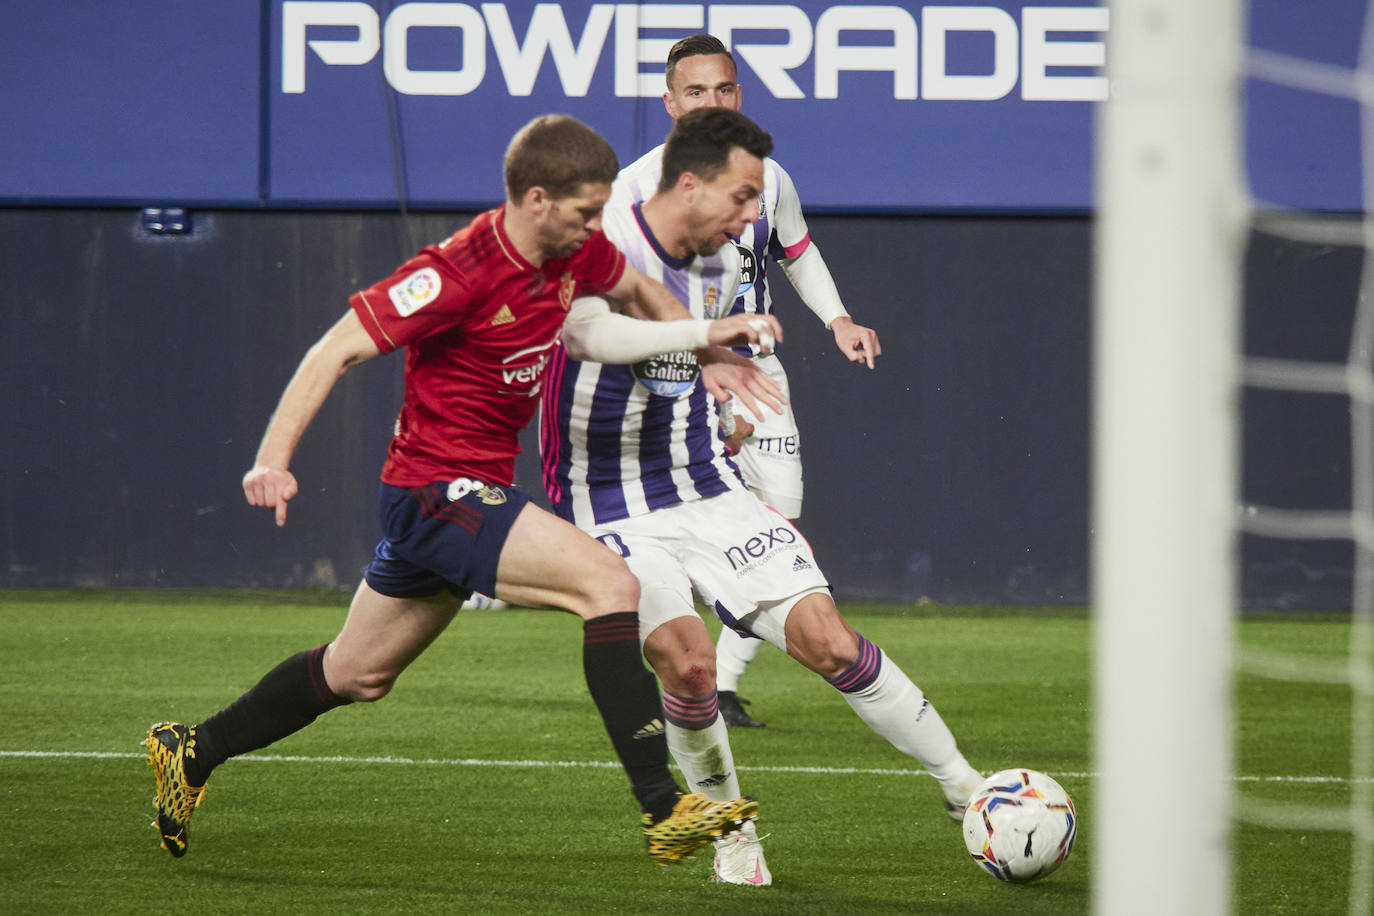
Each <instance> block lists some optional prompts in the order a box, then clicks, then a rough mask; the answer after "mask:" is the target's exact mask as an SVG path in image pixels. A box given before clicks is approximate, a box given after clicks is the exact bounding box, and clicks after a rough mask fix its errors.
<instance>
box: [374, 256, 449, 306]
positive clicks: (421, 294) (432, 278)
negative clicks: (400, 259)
mask: <svg viewBox="0 0 1374 916" xmlns="http://www.w3.org/2000/svg"><path fill="white" fill-rule="evenodd" d="M442 285H443V282H442V281H441V280H440V279H439V271H437V270H435V269H434V268H433V267H422V268H420V269H419V270H417V271H415V272H414V273H413V274H411V275H410V276H408V277H406V278H405V279H404V280H402V281H401V282H400V283H397V284H395V285H393V286H392V287H391V288H390V289H388V290H387V291H386V294H387V295H388V296H390V297H391V304H392V305H394V306H395V307H396V314H397V315H400V316H401V317H402V318H409V317H410V316H411V315H414V314H415V313H416V312H418V311H419V310H420V309H422V308H424V307H425V306H427V305H429V304H430V303H431V302H433V301H434V300H435V299H437V298H439V289H440V287H442Z"/></svg>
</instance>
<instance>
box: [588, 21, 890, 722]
mask: <svg viewBox="0 0 1374 916" xmlns="http://www.w3.org/2000/svg"><path fill="white" fill-rule="evenodd" d="M664 75H665V77H666V79H667V91H666V92H665V93H664V94H663V105H664V107H665V108H666V109H667V110H668V114H669V116H670V117H672V118H673V120H677V119H678V118H680V117H682V116H683V115H684V114H686V113H687V112H689V111H694V110H696V109H698V108H728V109H730V110H731V111H739V109H740V85H739V82H738V79H737V76H738V74H737V70H736V68H735V59H734V57H733V56H732V55H731V54H730V52H729V51H728V50H727V49H726V47H725V45H724V44H723V43H722V42H721V41H720V39H718V38H716V37H715V36H714V35H690V36H688V37H687V38H684V39H682V40H681V41H679V42H677V43H676V44H674V45H673V47H672V49H671V50H670V51H669V52H668V60H667V65H666V70H665V73H664ZM662 162H663V147H662V146H660V147H658V148H657V149H653V150H650V151H649V152H648V153H646V154H644V155H643V156H641V157H640V158H639V159H638V160H636V161H635V162H633V163H632V164H630V165H628V166H626V167H625V168H624V169H622V170H621V172H620V176H619V178H617V179H616V184H615V186H614V190H613V191H612V198H611V199H612V202H613V203H614V202H615V201H616V200H617V198H621V197H629V198H631V199H633V200H635V201H641V200H644V199H645V198H646V197H648V196H649V195H651V194H653V192H654V188H655V186H656V185H657V183H658V178H659V173H660V172H661V170H662ZM763 168H764V179H763V193H762V194H761V195H760V196H759V209H758V220H757V221H756V222H754V223H752V224H750V225H748V226H746V227H745V228H744V230H743V231H742V232H741V233H740V235H739V237H738V238H737V239H736V246H737V247H738V249H739V253H740V259H741V264H740V289H739V292H738V294H737V295H736V298H735V300H734V306H733V311H734V312H736V313H738V312H745V313H749V314H764V315H766V314H769V313H770V312H771V311H772V308H773V297H772V284H773V282H774V281H775V280H776V279H777V278H778V274H779V271H772V272H770V271H769V270H768V269H767V267H768V262H769V261H770V260H771V261H774V262H776V263H777V265H778V266H779V267H780V268H781V271H780V272H781V273H782V274H785V275H786V276H787V279H788V280H789V281H790V282H791V284H792V286H793V287H794V288H795V289H796V291H797V293H798V295H800V296H801V299H802V301H803V302H804V303H806V305H807V307H808V308H810V309H811V311H813V312H815V313H816V317H818V318H820V319H821V321H823V322H825V326H826V327H827V328H828V329H829V330H830V331H831V332H832V333H833V334H834V335H835V345H836V346H837V347H839V348H840V352H841V353H843V354H844V355H845V356H846V357H847V358H848V359H849V360H850V361H851V362H855V363H864V364H866V365H867V366H868V368H870V369H872V368H873V360H874V358H875V357H877V356H879V355H880V354H881V353H882V348H881V347H880V346H879V344H878V335H877V333H876V332H874V331H873V330H872V329H871V328H866V327H864V326H863V325H860V324H856V323H855V322H854V319H853V318H851V317H850V316H849V312H848V311H846V310H845V307H844V304H843V303H842V302H841V301H840V294H839V292H838V291H837V290H836V289H835V281H834V280H833V279H831V276H830V271H829V270H828V269H827V268H826V266H825V261H824V260H823V259H822V258H821V253H820V249H819V248H817V247H816V245H815V243H813V242H812V241H811V235H810V232H809V230H808V229H807V226H806V219H805V218H804V217H803V215H802V208H801V200H800V199H799V198H798V197H797V189H796V188H795V187H794V186H793V184H792V179H791V177H790V176H788V174H787V171H786V170H785V169H783V167H782V166H780V165H779V164H778V163H777V162H775V161H773V160H772V159H765V160H764V163H763ZM742 352H744V353H746V354H748V355H753V356H754V359H755V362H756V363H757V364H758V366H759V367H760V368H761V369H763V370H764V371H765V372H767V373H768V374H769V376H770V377H772V379H773V380H774V381H775V382H777V383H778V385H779V386H780V387H781V388H782V389H783V391H784V392H787V391H788V384H787V373H786V372H785V371H784V370H783V366H782V363H781V362H780V361H779V360H778V357H777V356H776V355H775V354H773V353H761V352H759V349H758V347H753V348H752V349H751V348H743V350H742ZM789 396H790V395H789ZM722 423H723V424H724V425H725V427H726V432H727V435H728V443H729V445H730V448H731V451H732V452H734V453H735V455H734V459H735V462H736V464H737V465H738V466H739V469H740V473H741V474H743V475H744V482H745V484H746V485H747V486H748V487H749V489H750V490H752V491H753V492H754V493H755V495H757V496H758V497H759V498H760V499H762V500H763V501H764V502H765V503H767V504H768V505H770V506H772V507H773V508H774V509H776V510H778V511H779V512H781V513H782V514H783V515H784V516H785V517H786V518H787V519H789V520H790V521H792V522H796V520H797V519H798V518H800V517H801V510H802V462H801V438H800V435H799V434H798V431H797V422H796V419H795V417H794V416H793V414H792V410H791V408H790V407H788V408H786V409H785V410H784V411H783V413H782V414H780V415H773V414H767V415H765V416H762V417H759V416H755V415H754V414H752V413H750V412H749V411H748V410H746V409H742V408H741V405H740V404H739V402H738V401H731V402H730V404H729V405H727V406H726V408H725V409H724V410H722ZM761 645H762V642H760V641H759V640H757V639H748V638H745V637H742V636H740V635H739V634H737V633H735V632H734V631H733V630H730V629H728V628H727V629H725V630H722V631H721V634H720V639H719V640H718V641H717V643H716V655H717V658H716V666H717V673H718V677H719V679H720V710H721V715H722V716H724V717H725V721H726V724H728V725H738V726H744V727H753V728H760V727H762V726H763V723H762V722H759V721H758V720H756V719H755V718H753V717H752V716H751V715H749V713H748V712H746V711H745V709H744V706H743V705H742V703H743V702H747V701H741V700H740V699H739V696H738V693H737V688H738V686H739V679H740V677H741V676H742V675H743V674H744V669H745V667H746V666H747V665H748V664H749V662H751V661H753V660H754V657H755V656H756V655H758V651H759V646H761Z"/></svg>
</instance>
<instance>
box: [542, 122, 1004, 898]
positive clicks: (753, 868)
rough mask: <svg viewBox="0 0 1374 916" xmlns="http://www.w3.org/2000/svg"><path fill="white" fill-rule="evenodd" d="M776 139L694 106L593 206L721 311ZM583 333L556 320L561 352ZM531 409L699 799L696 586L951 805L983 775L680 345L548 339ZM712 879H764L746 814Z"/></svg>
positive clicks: (688, 297)
mask: <svg viewBox="0 0 1374 916" xmlns="http://www.w3.org/2000/svg"><path fill="white" fill-rule="evenodd" d="M771 149H772V138H771V137H769V135H768V134H767V133H766V132H764V131H763V130H762V129H760V128H759V127H758V126H757V125H755V124H754V123H753V122H752V121H750V120H749V119H748V118H746V117H745V116H744V115H742V114H739V113H738V112H735V111H731V110H727V109H722V108H712V109H703V110H699V111H693V112H689V113H688V114H685V115H683V117H681V118H679V119H678V121H677V123H676V124H675V125H674V127H673V131H672V133H671V134H669V136H668V141H667V143H666V145H665V147H664V151H663V170H662V176H661V178H660V180H659V184H658V186H657V190H656V191H655V192H654V193H653V194H652V195H651V196H650V197H649V198H648V199H647V200H645V201H643V202H642V203H634V202H628V201H625V200H624V199H622V200H621V202H619V203H618V204H611V205H608V206H607V208H606V213H605V216H604V220H603V225H604V228H605V231H606V234H607V236H608V237H609V238H610V239H611V240H612V241H614V242H615V244H616V245H617V247H619V248H620V250H621V251H623V252H625V256H626V258H627V259H628V260H629V261H630V263H631V264H633V265H634V266H635V267H637V268H638V269H639V270H641V271H642V272H644V273H646V274H647V275H649V276H652V277H659V278H662V281H663V283H664V285H665V286H667V287H668V289H670V290H672V291H673V292H674V293H675V294H676V295H677V297H678V299H679V300H680V302H681V304H682V308H683V309H684V310H685V311H686V312H690V313H691V315H692V317H694V318H697V319H702V318H708V317H711V316H713V315H716V314H723V313H724V312H726V311H728V310H729V308H730V305H731V303H732V302H733V299H734V293H735V291H736V290H735V287H736V285H737V283H738V269H737V268H738V257H739V255H738V253H737V252H736V251H735V248H734V246H733V245H732V244H731V238H732V237H735V236H738V235H739V233H740V231H741V229H743V227H744V226H746V225H749V224H752V223H754V222H755V221H756V220H757V219H758V197H759V194H760V193H762V191H763V187H764V167H765V166H764V159H765V157H766V156H767V155H768V153H769V151H770V150H771ZM751 320H754V321H763V320H764V319H761V318H758V317H754V318H752V319H751ZM579 337H580V332H579V331H577V330H576V329H575V328H574V327H572V326H569V328H568V336H567V338H566V341H567V343H568V346H569V348H571V347H572V346H573V344H574V343H579V344H580V343H581V342H580V340H579ZM582 349H583V350H584V351H585V350H586V349H587V348H586V347H585V346H583V347H582ZM542 411H543V412H542V415H541V418H540V453H541V457H542V460H543V467H544V482H545V487H546V489H547V491H548V495H549V498H550V501H551V502H552V504H553V506H554V508H555V511H557V512H558V514H559V515H561V516H563V517H564V518H568V519H571V520H572V521H573V522H574V523H575V524H577V525H578V526H579V527H581V528H583V529H584V530H586V531H587V532H588V533H590V534H591V535H592V536H593V537H595V538H596V539H597V540H599V541H601V542H602V543H603V544H605V545H606V546H607V547H609V548H610V549H611V550H613V551H614V552H616V553H618V554H619V555H620V556H622V557H623V558H624V559H625V561H626V562H627V563H628V564H629V567H630V569H631V570H632V571H633V572H634V574H635V575H636V576H637V577H638V579H639V583H640V601H639V629H640V636H641V639H642V640H643V642H644V656H645V657H646V658H647V659H648V660H649V663H650V664H651V665H652V666H653V668H654V671H655V673H657V674H658V676H659V680H660V681H661V682H662V684H663V707H664V718H665V721H666V726H667V732H668V746H669V749H670V750H671V751H672V754H673V756H674V758H675V759H676V760H677V763H678V765H679V767H681V769H682V772H683V775H684V776H685V777H686V778H687V781H688V782H689V784H690V786H691V787H693V788H695V789H698V790H700V791H701V792H703V793H705V794H706V796H707V797H708V798H727V797H734V796H735V795H736V794H737V793H738V790H739V780H738V778H737V776H736V773H735V766H734V761H733V757H732V754H731V750H730V743H729V738H728V736H727V732H726V728H725V723H724V722H723V721H722V719H721V717H720V715H719V704H718V698H717V693H716V666H715V647H714V646H713V645H712V641H711V637H710V634H709V631H708V630H707V629H706V625H705V624H704V623H703V622H702V620H701V618H700V617H698V616H697V613H696V605H695V602H694V600H693V592H694V591H695V593H696V595H698V596H699V597H700V598H701V599H702V601H703V602H704V603H705V604H706V605H707V606H709V607H712V608H713V609H714V610H715V613H716V614H717V616H719V617H720V619H721V621H722V622H723V623H724V624H725V625H726V626H728V627H731V628H734V629H737V630H739V631H740V632H743V633H747V634H750V635H752V636H756V637H759V638H761V639H766V640H767V641H769V642H771V643H773V645H775V646H777V647H778V648H779V649H782V650H783V651H785V652H787V653H788V654H789V655H791V656H792V657H793V658H795V659H796V660H797V661H798V662H800V663H801V664H802V665H804V666H805V667H807V668H809V669H810V670H812V671H814V672H816V673H817V674H819V675H821V676H822V677H823V678H825V679H826V680H827V681H829V683H830V684H832V685H833V686H834V687H836V688H837V689H838V690H839V691H840V692H841V694H842V695H843V696H844V698H845V699H846V700H847V701H848V702H849V704H850V706H851V707H853V709H854V711H855V712H856V713H858V715H859V716H860V718H862V719H863V720H864V721H865V722H866V723H868V725H869V726H871V727H872V728H873V729H874V730H875V731H877V732H878V733H879V734H880V735H882V736H883V737H884V738H886V739H888V741H890V742H891V743H892V744H893V745H894V746H896V747H897V748H898V749H899V750H901V751H903V752H905V753H907V754H910V755H911V756H912V757H914V758H916V760H918V761H919V762H920V763H921V764H922V765H923V766H924V767H925V768H926V769H927V770H928V771H929V772H930V773H931V774H932V775H934V776H935V777H936V779H937V780H939V782H940V785H941V788H942V790H943V794H944V797H945V804H946V806H947V808H948V809H949V810H950V812H951V813H953V814H955V815H956V816H962V810H963V807H964V805H965V804H966V803H967V801H968V797H969V794H970V793H971V791H972V790H973V788H974V787H975V786H976V785H977V784H978V782H979V781H981V779H982V777H981V776H980V775H979V773H978V772H977V771H976V770H974V769H973V768H972V767H971V766H969V764H968V762H967V761H966V760H965V759H964V757H963V755H962V754H961V753H960V752H959V749H958V747H957V746H956V744H955V740H954V736H953V735H952V734H951V733H950V730H949V728H948V727H946V725H945V723H944V722H943V721H942V720H941V718H940V716H939V714H938V713H937V712H936V711H935V709H934V708H933V707H932V706H931V705H930V702H929V701H928V700H927V699H926V698H925V696H924V695H923V694H922V692H921V691H920V689H919V688H917V687H916V685H915V684H913V683H912V682H911V680H910V679H909V678H907V676H906V675H905V674H904V673H902V671H901V669H900V668H898V667H897V665H895V664H894V663H893V662H892V661H891V660H889V659H888V658H886V657H885V656H884V655H883V653H882V650H880V649H879V648H878V647H877V646H876V645H874V644H873V643H871V642H869V641H868V640H867V639H865V638H864V637H862V636H861V635H859V634H858V633H856V632H855V631H854V630H853V629H852V628H851V627H850V626H849V624H848V623H846V622H845V620H844V618H843V617H842V616H841V615H840V612H839V610H838V609H837V608H836V606H835V602H834V600H833V599H832V598H831V596H830V590H829V585H828V583H827V582H826V579H825V577H824V576H823V575H822V574H821V571H820V569H819V568H818V564H817V563H816V558H815V556H814V555H813V554H812V552H811V548H810V546H809V545H808V544H807V543H806V541H805V539H804V538H803V537H802V536H801V534H800V532H798V531H797V529H796V527H795V526H794V525H793V524H792V523H791V522H789V521H788V520H787V519H786V518H784V517H783V516H782V515H780V514H779V513H778V512H777V511H775V510H773V509H772V508H770V507H769V506H767V505H765V504H764V503H763V502H762V501H761V500H760V499H759V498H758V497H757V496H755V495H754V494H753V493H751V492H749V490H748V489H746V488H745V487H744V485H743V484H742V482H741V481H740V480H739V479H738V478H737V477H736V475H735V473H734V467H733V465H732V463H731V462H730V460H729V458H728V457H727V456H726V453H725V449H724V433H723V431H722V430H721V429H720V428H719V424H718V422H717V414H716V408H715V404H714V401H713V399H712V398H711V397H709V396H708V394H707V392H706V391H705V390H704V387H703V384H702V377H701V375H699V374H698V373H697V371H696V368H695V364H694V362H693V361H692V360H691V359H690V357H689V355H688V354H684V353H666V354H664V355H662V356H659V357H658V358H656V359H650V360H646V361H643V362H641V363H637V364H635V365H633V366H615V365H603V364H600V363H597V362H590V361H586V360H581V361H579V360H578V359H577V358H576V357H575V355H574V354H572V353H570V352H568V350H562V351H559V352H557V353H555V355H554V357H553V360H552V362H551V364H550V367H549V380H548V383H547V384H546V385H545V387H544V392H543V404H542ZM715 876H716V878H717V879H718V880H720V881H725V882H728V883H732V884H768V883H770V882H771V876H770V874H769V871H768V866H767V864H766V863H765V861H764V857H763V852H762V848H761V846H760V844H759V842H758V834H757V831H756V830H755V829H754V827H753V826H752V824H749V825H746V826H745V828H744V829H743V830H741V831H739V832H738V834H737V835H734V836H733V837H732V838H726V839H723V840H721V841H719V842H717V844H716V862H715Z"/></svg>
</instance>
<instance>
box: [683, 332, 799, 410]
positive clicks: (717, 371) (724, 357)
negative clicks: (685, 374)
mask: <svg viewBox="0 0 1374 916" xmlns="http://www.w3.org/2000/svg"><path fill="white" fill-rule="evenodd" d="M697 361H698V362H700V363H701V381H702V383H703V384H705V385H706V390H707V391H708V392H710V393H711V396H712V397H713V398H715V399H716V400H717V401H719V402H720V403H722V404H723V403H725V402H726V401H728V400H730V395H731V394H734V395H735V397H737V398H739V399H740V403H742V404H743V405H744V406H745V407H746V408H748V410H749V412H750V413H752V414H753V415H754V416H756V417H761V416H763V411H762V410H761V409H760V408H759V402H760V401H762V402H763V403H764V404H766V405H768V407H770V408H771V409H772V411H773V413H776V414H780V413H782V407H783V405H784V404H786V403H787V398H786V397H784V396H783V393H782V389H781V388H780V387H778V383H777V382H775V381H773V380H772V379H771V378H769V377H768V373H767V372H764V371H763V370H762V369H760V368H759V367H758V366H757V365H755V364H754V361H753V360H751V359H745V358H744V357H743V356H740V355H739V354H738V353H735V352H733V351H731V350H726V349H724V348H722V347H710V348H708V349H707V350H706V351H701V350H698V351H697Z"/></svg>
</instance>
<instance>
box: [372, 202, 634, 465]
mask: <svg viewBox="0 0 1374 916" xmlns="http://www.w3.org/2000/svg"><path fill="white" fill-rule="evenodd" d="M504 215H505V207H504V206H502V207H498V208H497V209H495V210H489V211H487V212H486V213H483V214H481V215H480V216H478V217H477V218H476V219H474V220H473V221H472V222H471V223H470V224H469V225H468V226H467V227H466V228H464V229H462V230H460V231H459V232H457V233H455V234H454V235H452V236H450V237H449V238H448V239H446V240H445V241H443V242H441V243H440V244H439V245H431V246H429V247H427V248H425V249H424V250H423V251H421V252H420V253H419V254H417V255H416V256H415V257H413V258H411V259H410V260H409V261H407V262H406V263H405V264H403V265H401V267H400V268H399V269H397V271H396V272H395V273H394V274H392V275H391V276H390V277H389V278H387V279H386V280H383V281H382V282H380V283H377V284H374V285H373V286H370V287H368V288H367V289H364V290H361V291H359V292H357V293H354V294H353V296H351V297H350V298H349V300H348V302H349V305H351V306H352V307H353V311H354V312H356V313H357V315H358V317H359V318H360V319H361V320H362V323H363V326H364V327H365V328H367V331H368V333H369V334H371V335H372V339H373V340H374V341H375V342H376V344H377V346H378V347H379V348H380V349H381V351H382V352H383V353H389V352H391V351H392V350H395V349H397V348H399V347H405V348H406V366H405V403H404V405H402V407H401V413H400V416H399V417H398V418H397V420H396V435H395V436H394V437H393V438H392V440H391V447H390V449H389V450H388V452H387V459H386V465H385V466H384V467H383V468H382V480H383V481H384V482H386V483H389V484H392V485H394V486H400V487H413V486H421V485H423V484H427V483H431V482H433V481H436V480H453V479H454V478H457V477H471V478H473V479H475V480H480V481H482V482H484V483H493V484H504V485H509V484H510V483H511V480H512V478H513V477H514V475H515V456H516V455H517V454H518V453H519V451H520V441H519V434H520V430H521V429H523V428H524V427H525V425H526V424H527V423H529V421H530V420H531V419H532V418H533V416H534V412H535V411H536V410H537V409H538V407H539V390H540V387H541V386H542V384H543V374H544V367H545V366H546V365H547V364H548V361H549V356H550V354H551V353H552V352H553V349H554V347H556V346H557V345H558V342H559V339H560V338H561V336H562V333H563V320H564V319H565V318H566V317H567V315H568V307H569V306H570V305H571V304H572V301H573V297H574V296H576V295H579V294H582V293H583V292H593V293H597V292H605V291H606V290H608V289H610V288H611V287H613V286H615V285H616V284H617V283H619V282H620V278H621V276H622V275H623V274H624V272H625V257H624V255H622V254H621V253H620V251H619V250H617V249H616V247H615V246H614V245H612V244H611V243H610V242H609V241H607V239H606V236H605V235H603V234H602V233H600V232H597V233H595V234H593V235H592V237H591V238H590V239H588V240H587V242H586V243H585V244H584V245H583V246H582V248H581V249H579V250H578V251H577V253H576V254H574V255H573V256H572V257H570V258H555V259H553V260H549V261H545V262H544V265H543V267H534V266H533V265H531V264H530V263H529V262H528V261H526V260H525V259H524V258H522V257H521V256H520V254H519V252H517V251H516V250H515V246H514V245H513V244H511V241H510V238H509V237H508V236H507V235H506V231H505V228H504V226H503V225H502V218H503V216H504Z"/></svg>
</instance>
